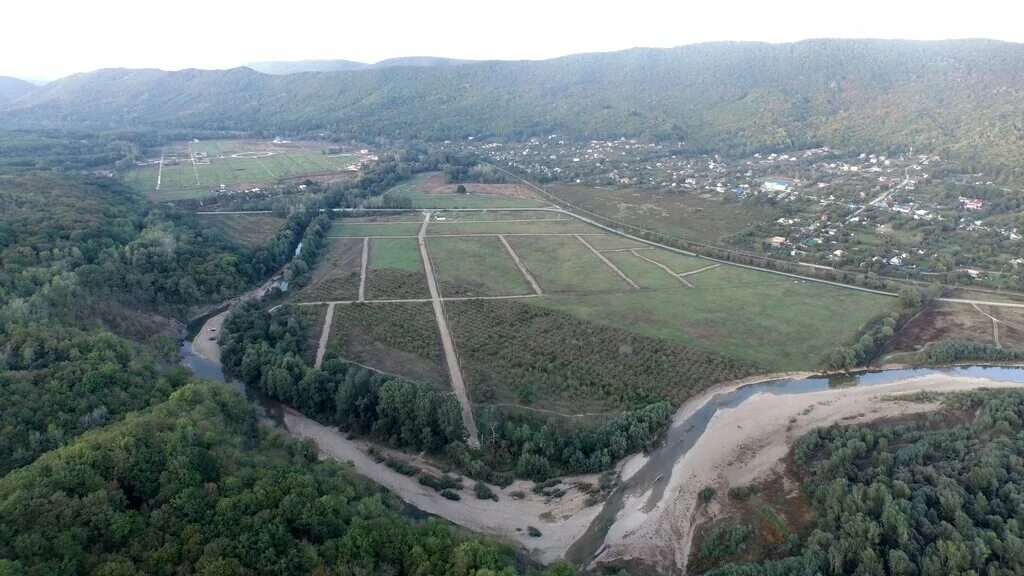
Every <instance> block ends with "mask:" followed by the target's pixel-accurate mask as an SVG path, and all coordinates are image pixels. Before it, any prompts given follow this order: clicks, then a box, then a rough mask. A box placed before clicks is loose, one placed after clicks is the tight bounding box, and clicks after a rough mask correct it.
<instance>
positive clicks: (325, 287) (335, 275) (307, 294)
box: [295, 238, 363, 302]
mask: <svg viewBox="0 0 1024 576" xmlns="http://www.w3.org/2000/svg"><path fill="white" fill-rule="evenodd" d="M362 257H363V240H362V239H360V238H336V239H331V240H328V241H327V244H326V246H325V248H324V252H323V254H322V255H321V256H320V265H319V266H317V268H316V270H315V271H314V272H313V278H312V279H311V280H310V282H309V284H308V285H307V286H306V287H305V288H303V289H302V290H301V291H299V292H298V293H297V294H296V295H295V299H296V301H297V302H327V301H331V300H356V299H357V298H359V275H360V270H361V268H362Z"/></svg>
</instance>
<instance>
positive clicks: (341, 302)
mask: <svg viewBox="0 0 1024 576" xmlns="http://www.w3.org/2000/svg"><path fill="white" fill-rule="evenodd" d="M614 292H619V293H623V294H625V293H628V291H627V290H618V291H614ZM586 294H593V292H586ZM541 296H546V295H545V294H507V295H502V296H443V297H441V301H442V302H465V301H467V300H522V299H524V298H539V297H541ZM409 302H431V299H430V298H390V299H381V300H311V301H309V302H285V303H284V304H279V306H323V305H324V304H337V305H347V304H405V303H409Z"/></svg>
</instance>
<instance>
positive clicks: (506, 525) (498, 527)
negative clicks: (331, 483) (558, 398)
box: [284, 408, 601, 563]
mask: <svg viewBox="0 0 1024 576" xmlns="http://www.w3.org/2000/svg"><path fill="white" fill-rule="evenodd" d="M284 423H285V427H286V428H287V429H288V431H289V432H290V433H291V434H292V435H294V436H297V437H299V438H308V439H310V440H313V441H314V442H315V443H316V445H317V447H318V448H319V449H320V453H321V456H322V457H325V458H332V459H335V460H340V461H342V462H351V463H352V465H353V466H354V467H355V469H356V471H357V472H358V473H359V474H361V475H363V476H365V477H367V478H369V479H370V480H373V481H374V482H376V483H378V484H380V485H381V486H384V487H385V488H387V489H389V490H391V491H392V492H394V493H396V494H398V495H399V496H400V497H401V498H402V500H404V501H406V502H408V503H409V504H412V505H413V506H415V507H417V508H419V509H420V510H423V511H424V512H428V513H430V514H434V515H437V516H440V517H442V518H445V519H447V520H449V521H451V522H454V523H455V524H458V525H460V526H464V527H466V528H468V529H470V530H473V531H475V532H479V533H482V534H487V535H490V536H497V537H499V538H505V539H508V540H510V541H514V542H515V543H517V544H518V545H519V546H521V547H522V548H523V549H524V550H526V551H528V552H529V553H530V555H531V556H533V557H534V558H535V559H537V560H539V561H541V562H544V563H549V562H553V561H555V560H557V559H559V558H561V557H562V555H563V554H564V553H565V551H566V549H568V547H569V546H570V545H571V544H572V543H573V542H575V541H576V539H577V538H579V537H580V536H581V535H582V534H583V533H584V532H585V531H586V529H587V526H589V525H590V522H591V520H593V518H594V516H596V515H597V513H598V511H600V509H601V506H600V505H595V506H589V507H588V506H586V504H585V503H584V501H585V500H586V497H587V496H586V494H583V493H581V492H580V491H579V490H577V489H576V488H570V486H572V482H578V481H587V482H591V483H596V482H597V478H596V477H573V478H566V479H565V483H564V485H563V487H564V488H568V492H567V494H566V495H565V496H563V497H561V498H558V499H556V500H552V501H550V502H548V501H546V499H545V498H544V497H543V496H538V495H536V494H534V493H532V492H531V491H530V489H531V488H532V487H533V483H532V482H528V481H522V480H520V481H517V482H515V483H513V484H512V485H511V486H509V487H508V488H503V489H499V488H497V487H493V486H492V488H493V489H494V491H495V493H497V494H498V497H499V500H498V501H497V502H494V501H493V500H478V499H477V498H476V496H475V495H474V494H473V490H472V488H473V482H472V481H471V480H468V479H466V480H464V484H465V489H463V490H462V492H461V495H462V500H459V501H457V502H455V501H451V500H447V499H445V498H442V497H441V496H440V495H439V494H438V493H437V492H436V491H435V490H433V489H432V488H429V487H427V486H423V485H422V484H420V483H419V481H417V480H416V479H414V478H410V477H408V476H403V475H401V474H399V473H397V472H395V471H394V470H392V469H391V468H388V467H387V466H385V465H384V464H382V463H378V462H377V461H375V460H374V459H373V458H371V457H370V456H369V455H368V454H367V453H366V449H367V448H368V447H369V444H368V443H367V442H364V441H361V440H349V439H348V438H347V437H346V436H345V434H343V433H341V432H340V431H338V430H337V429H335V428H331V427H329V426H324V425H322V424H318V423H317V422H314V421H313V420H310V419H309V418H306V417H305V416H303V415H302V414H300V413H299V412H297V411H295V410H292V409H291V408H286V409H285V412H284ZM406 459H408V458H406ZM414 463H415V464H416V465H417V466H419V467H420V468H424V469H426V470H428V471H430V472H432V473H433V474H439V473H440V471H438V470H436V469H433V468H432V466H431V465H430V464H428V463H426V462H422V461H418V462H414ZM516 490H519V491H522V492H524V493H525V497H524V498H523V499H521V500H517V499H514V498H512V496H511V495H510V494H511V492H513V491H516ZM528 526H533V527H535V528H537V529H539V530H540V531H541V536H540V537H537V538H534V537H531V536H529V535H528V534H527V527H528Z"/></svg>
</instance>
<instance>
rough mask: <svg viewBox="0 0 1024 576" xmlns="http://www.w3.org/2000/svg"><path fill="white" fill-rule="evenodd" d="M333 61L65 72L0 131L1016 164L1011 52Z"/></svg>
mask: <svg viewBox="0 0 1024 576" xmlns="http://www.w3.org/2000/svg"><path fill="white" fill-rule="evenodd" d="M332 62H333V66H335V67H344V66H348V65H355V66H357V67H358V69H348V70H341V71H321V72H299V73H291V74H280V75H268V74H263V73H260V72H257V71H255V70H251V69H249V68H235V69H230V70H182V71H178V72H164V71H159V70H125V69H107V70H99V71H96V72H92V73H88V74H76V75H73V76H70V77H67V78H64V79H61V80H59V81H56V82H53V83H51V84H48V85H47V86H44V87H42V88H40V89H39V90H37V91H35V92H33V93H32V94H31V95H30V96H29V97H26V98H24V99H21V100H19V101H17V102H12V103H8V104H6V105H3V106H2V107H0V124H2V125H4V126H8V127H18V126H58V125H59V126H62V127H88V128H92V129H126V128H160V129H181V128H186V129H194V130H223V131H236V132H250V133H259V134H266V135H272V134H291V135H302V134H315V133H318V132H321V131H323V132H329V133H332V134H349V135H353V136H356V137H361V138H375V137H386V138H398V139H412V138H420V139H427V140H438V139H453V138H465V137H469V136H474V137H487V136H501V137H513V138H519V137H529V136H535V135H548V134H552V133H558V134H561V135H564V136H568V137H575V138H618V137H622V136H625V137H643V138H651V139H656V140H662V141H675V142H679V143H680V144H681V146H682V147H683V148H684V149H686V150H687V151H691V152H720V153H728V154H739V153H748V152H751V151H760V150H772V149H782V148H791V147H794V146H797V147H801V146H816V145H829V146H835V147H846V148H856V147H865V148H871V149H874V150H881V151H887V150H906V149H909V148H910V147H914V148H915V149H916V150H919V151H934V152H937V153H941V154H953V155H957V156H959V157H962V158H964V159H967V160H978V161H981V162H986V163H987V162H1003V163H1014V162H1018V161H1020V160H1024V153H1022V147H1021V141H1022V139H1024V113H1022V110H1024V45H1021V44H1013V43H1005V42H998V41H990V40H957V41H942V42H912V41H891V40H810V41H803V42H797V43H791V44H764V43H711V44H698V45H690V46H682V47H678V48H670V49H633V50H625V51H621V52H613V53H602V54H581V55H574V56H567V57H563V58H556V59H552V60H544V61H516V62H509V61H486V62H466V63H462V64H461V65H458V66H452V65H440V64H444V63H443V62H433V64H432V65H425V64H424V63H419V64H418V65H417V64H414V63H413V62H410V61H409V60H405V64H406V65H384V64H385V63H378V64H376V65H372V66H368V65H360V64H358V63H346V62H344V61H341V62H339V61H332ZM386 62H387V61H386ZM400 62H401V61H400ZM329 65H330V64H325V63H272V65H271V64H267V66H266V67H264V69H273V70H276V71H277V72H283V71H286V70H287V69H288V68H289V67H290V66H291V67H295V68H302V67H303V66H306V67H312V66H321V67H328V66H329Z"/></svg>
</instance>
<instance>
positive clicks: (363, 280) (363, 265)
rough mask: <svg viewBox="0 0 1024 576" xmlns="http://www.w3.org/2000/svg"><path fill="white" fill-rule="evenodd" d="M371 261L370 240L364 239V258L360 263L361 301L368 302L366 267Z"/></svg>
mask: <svg viewBox="0 0 1024 576" xmlns="http://www.w3.org/2000/svg"><path fill="white" fill-rule="evenodd" d="M369 259H370V239H369V238H363V257H362V260H360V261H359V266H360V267H359V301H360V302H364V301H365V300H366V265H367V263H368V260H369Z"/></svg>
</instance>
